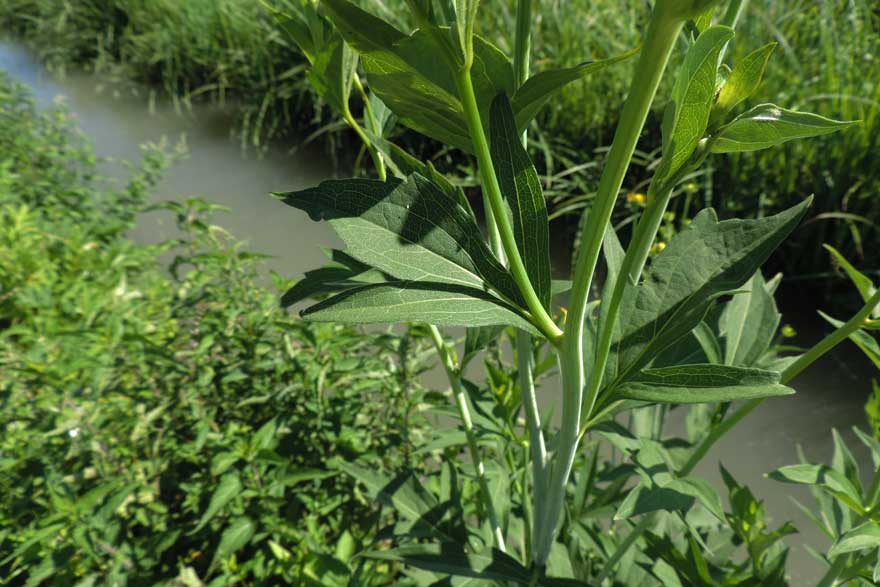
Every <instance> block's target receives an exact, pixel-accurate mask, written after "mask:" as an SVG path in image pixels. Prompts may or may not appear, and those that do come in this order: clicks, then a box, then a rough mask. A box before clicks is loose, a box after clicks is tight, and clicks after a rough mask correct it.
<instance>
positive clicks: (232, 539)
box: [211, 517, 257, 569]
mask: <svg viewBox="0 0 880 587" xmlns="http://www.w3.org/2000/svg"><path fill="white" fill-rule="evenodd" d="M256 530H257V527H256V524H254V522H253V520H251V519H250V518H247V517H241V518H236V519H235V520H233V521H232V523H231V524H229V526H228V527H227V528H226V529H225V530H224V531H223V534H221V535H220V543H219V544H218V545H217V550H216V551H214V558H213V560H212V561H211V568H212V569H213V568H215V567H216V565H217V564H219V563H220V562H221V561H225V560H226V559H228V558H229V557H230V556H232V555H233V554H235V553H236V552H238V551H239V550H241V549H242V548H244V547H245V546H246V545H247V543H248V542H250V541H251V538H253V537H254V533H255V532H256Z"/></svg>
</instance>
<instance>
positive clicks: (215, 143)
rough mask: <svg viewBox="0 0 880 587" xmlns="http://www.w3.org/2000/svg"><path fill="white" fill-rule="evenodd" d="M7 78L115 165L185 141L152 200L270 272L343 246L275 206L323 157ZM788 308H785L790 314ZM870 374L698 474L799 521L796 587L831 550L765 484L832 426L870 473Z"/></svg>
mask: <svg viewBox="0 0 880 587" xmlns="http://www.w3.org/2000/svg"><path fill="white" fill-rule="evenodd" d="M0 68H3V69H5V70H7V71H9V72H10V73H11V74H12V75H13V76H14V77H15V78H16V79H18V80H19V81H21V82H23V83H26V84H27V85H29V86H30V87H31V88H33V90H34V92H35V94H36V96H37V97H38V98H39V99H40V100H41V101H42V102H44V103H49V102H51V101H52V100H53V99H54V98H55V97H56V96H59V95H60V96H64V100H65V102H66V103H67V106H68V107H69V108H70V110H71V111H72V112H73V113H74V114H75V115H76V116H77V117H78V119H79V124H80V126H81V127H82V129H83V130H84V132H85V133H86V135H87V136H88V137H89V139H90V140H91V141H92V142H93V144H94V145H95V149H96V152H97V154H98V155H99V156H104V157H110V158H113V159H114V160H115V161H117V162H118V161H122V160H129V161H137V160H138V159H139V157H140V154H139V145H141V144H143V143H145V142H156V141H159V140H160V139H161V138H162V137H167V138H168V139H169V140H170V141H171V142H176V141H177V140H178V139H179V138H180V137H181V136H185V138H186V143H187V145H188V147H189V150H190V155H189V157H188V158H187V159H186V160H184V161H182V162H180V163H178V164H176V165H175V166H174V167H172V169H171V170H169V172H168V173H167V176H166V178H165V180H164V181H163V182H162V184H161V186H160V187H159V189H158V190H157V192H156V195H155V197H156V199H157V200H165V199H171V198H180V197H185V196H198V197H202V198H205V199H207V200H209V201H212V202H215V203H218V204H222V205H224V206H227V207H228V208H230V209H231V211H232V212H231V214H228V215H225V216H223V217H221V218H220V219H219V220H218V222H219V223H220V224H221V225H223V226H224V227H226V228H227V229H229V230H230V231H231V232H232V233H233V234H234V235H235V236H237V237H239V238H242V239H246V240H247V241H249V243H250V248H251V249H252V250H254V251H258V252H262V253H267V254H270V255H272V256H273V257H274V258H273V259H271V260H270V261H269V264H270V266H271V267H272V268H273V269H275V270H278V271H280V272H281V273H282V274H283V275H285V276H289V277H298V276H299V274H301V273H302V272H303V271H304V270H306V269H310V268H313V267H315V266H316V265H317V264H319V263H321V262H322V261H323V260H324V256H323V255H322V254H321V252H320V250H319V247H320V246H339V242H338V240H337V239H336V238H335V237H334V235H333V234H332V232H331V231H330V229H329V227H328V226H327V225H326V224H318V223H313V222H311V221H310V220H309V219H308V217H307V216H306V215H305V214H304V213H302V212H300V211H298V210H294V209H292V208H288V207H286V206H284V205H282V204H279V203H278V202H276V201H274V200H273V199H272V198H270V197H269V196H268V193H269V192H271V191H273V190H292V189H298V188H302V187H306V186H309V185H312V184H314V183H316V182H318V181H320V180H321V179H324V178H326V177H328V176H329V174H330V165H329V163H328V162H326V161H324V160H323V159H322V158H321V157H320V156H319V155H318V154H317V153H314V152H308V151H301V152H299V153H298V154H297V156H296V157H291V156H290V155H289V154H288V153H285V152H284V151H283V150H280V149H275V150H273V149H270V150H269V151H268V152H267V153H266V154H265V155H264V156H263V157H261V158H256V157H250V158H245V156H244V154H243V153H242V150H241V148H240V146H239V144H238V143H237V142H236V141H234V140H231V139H230V135H229V120H228V118H227V117H226V116H225V115H224V113H223V111H222V110H221V109H218V108H215V107H212V106H207V105H196V106H195V107H193V109H192V110H191V111H190V110H188V111H186V112H184V113H178V112H176V111H175V109H174V108H173V107H172V106H171V105H167V104H164V105H162V104H160V105H158V106H157V107H155V108H153V109H149V108H148V104H147V100H146V98H145V97H144V96H136V95H133V94H132V93H130V92H129V93H126V94H123V95H116V91H117V90H112V89H107V88H103V89H102V88H101V85H100V82H99V81H98V80H96V78H94V77H92V76H88V75H77V74H73V75H68V76H67V77H65V78H64V79H62V80H58V79H55V78H53V77H52V76H51V75H50V74H48V73H47V72H46V71H45V69H44V68H43V67H42V66H41V65H40V64H39V63H38V62H37V61H35V60H34V58H33V56H32V55H31V54H30V53H28V52H27V51H26V50H24V49H22V48H21V47H20V46H19V45H17V44H15V43H10V42H5V43H3V42H0ZM105 169H106V172H107V173H108V174H109V175H110V176H115V177H117V178H121V179H124V178H125V177H126V175H127V174H126V172H125V169H124V168H123V167H121V166H120V165H118V163H117V164H115V165H110V166H108V167H106V168H105ZM171 234H173V231H172V227H171V226H170V225H169V224H168V223H167V220H166V222H165V224H163V223H162V221H161V219H160V218H158V217H154V218H150V219H149V221H147V222H143V223H142V225H141V226H140V227H139V228H138V230H137V231H136V233H135V234H134V237H135V238H137V239H138V240H141V241H146V242H154V241H156V240H158V239H160V238H164V237H168V236H170V235H171ZM782 306H783V307H784V308H790V306H789V305H787V304H782ZM813 310H814V308H805V309H804V310H803V311H800V312H799V314H800V315H801V316H802V317H805V318H802V319H801V320H795V319H794V318H793V317H792V316H791V315H786V316H785V319H786V320H788V321H794V322H795V325H796V326H797V327H798V329H799V330H801V331H802V332H806V333H807V335H806V336H805V337H804V340H800V341H796V342H800V343H801V344H803V345H807V344H809V341H810V340H815V339H817V338H818V336H820V332H819V330H818V329H817V326H816V322H815V321H814V320H812V318H811V316H813V315H814V314H813ZM811 328H812V329H813V331H812V332H811ZM841 357H844V358H846V360H847V361H848V362H856V364H857V365H858V368H857V369H856V370H853V369H852V368H851V367H850V366H848V365H846V364H844V363H843V362H841ZM870 374H871V371H870V370H869V369H867V368H866V367H865V366H864V363H861V362H857V355H856V354H855V353H854V351H853V349H852V348H845V349H842V350H841V351H840V352H838V353H837V354H836V355H834V356H831V357H828V358H826V359H824V360H823V361H822V362H821V363H820V364H818V365H816V366H814V367H813V368H812V369H810V370H809V371H808V372H807V373H805V374H804V375H802V376H800V377H799V378H798V379H797V380H796V381H795V382H794V383H793V386H794V387H795V389H797V391H798V394H797V395H796V396H794V397H784V398H775V399H771V400H769V401H768V402H767V403H766V404H764V405H763V406H762V407H761V408H760V409H759V410H757V411H756V412H755V413H753V414H752V415H750V416H749V418H748V419H747V420H745V421H744V422H743V423H742V424H740V425H739V427H737V428H735V429H734V430H733V432H732V433H731V434H730V435H729V436H727V437H726V438H725V439H724V440H723V441H722V442H720V443H719V445H718V446H717V447H716V448H715V449H714V450H713V451H712V452H711V453H710V454H709V455H708V456H707V458H706V459H705V460H704V463H703V465H702V466H701V467H700V468H699V469H698V471H697V472H698V473H699V474H701V475H704V476H706V477H708V478H709V479H712V480H713V481H714V482H715V483H716V484H717V486H718V487H723V486H722V484H721V482H720V477H719V475H718V466H717V465H718V463H719V462H723V463H724V465H725V467H726V468H727V469H728V470H729V471H731V473H733V475H734V477H736V478H737V479H738V480H739V481H740V482H741V483H744V484H746V485H749V486H750V487H751V488H752V490H753V491H754V493H755V494H756V495H757V496H758V497H759V498H762V499H765V500H766V502H767V511H768V512H769V513H770V515H771V517H772V518H773V520H772V522H773V523H774V524H775V525H778V524H781V523H782V522H783V521H785V520H789V519H790V520H793V521H794V522H795V524H796V525H797V527H798V528H799V529H800V530H801V531H802V534H800V535H799V536H795V537H793V538H791V539H790V540H789V543H790V544H792V545H794V546H795V548H794V550H793V552H792V555H791V561H792V564H791V565H790V568H791V569H792V571H793V573H792V585H798V586H799V585H810V584H815V583H816V579H817V576H818V575H819V573H820V572H821V568H820V566H819V565H818V563H816V562H815V561H814V560H813V559H812V558H810V557H809V555H807V553H806V552H805V551H804V550H803V548H801V547H800V544H802V543H804V542H806V543H809V544H812V545H814V546H816V547H817V548H819V550H820V551H824V550H825V548H826V542H825V540H824V539H823V537H822V535H821V534H820V533H819V532H818V531H817V530H815V529H814V528H813V526H812V525H811V523H810V522H809V520H808V519H807V518H806V517H805V516H804V515H803V514H802V513H801V512H800V511H799V510H798V509H797V508H796V507H794V505H793V504H792V503H791V501H790V498H791V497H795V498H798V499H801V500H802V502H803V503H804V504H806V505H807V506H808V507H812V502H811V501H810V495H809V492H808V491H806V490H804V489H802V488H800V487H797V486H792V485H783V484H781V483H777V482H774V481H770V480H768V479H765V478H764V477H763V475H764V473H766V472H768V471H770V470H772V469H774V468H777V467H780V466H783V465H787V464H794V463H796V462H797V460H798V457H797V451H796V446H797V445H801V446H802V447H803V449H804V451H805V452H806V454H807V455H808V456H809V457H810V458H812V459H817V460H824V461H826V462H827V461H828V460H829V459H830V457H831V452H832V445H831V433H830V429H831V427H832V426H833V427H836V428H838V429H839V430H841V432H843V435H844V438H845V439H846V440H847V441H848V442H850V441H851V442H850V446H851V448H852V449H853V451H854V453H855V455H856V457H857V458H858V460H859V461H860V464H861V465H862V469H863V471H864V472H870V471H869V469H870V464H871V461H870V458H869V456H868V453H867V451H866V450H864V449H863V448H862V445H861V443H859V442H858V441H856V440H855V438H854V435H853V434H852V433H851V432H850V431H849V429H850V428H851V427H852V426H854V425H856V426H864V415H863V411H862V405H863V403H864V401H865V398H866V397H867V395H868V393H869V390H870V385H871V384H870ZM554 381H555V380H551V382H550V383H549V384H548V385H545V388H544V389H542V390H541V393H540V398H541V403H542V404H543V406H544V407H547V408H549V407H551V406H552V405H554V404H555V403H556V402H557V401H558V398H559V389H558V386H556V385H554ZM430 383H431V384H432V385H434V386H437V387H444V379H443V377H442V375H440V374H439V371H438V372H437V373H433V374H432V375H431V377H430ZM557 407H558V406H557ZM557 411H558V410H557ZM683 412H684V410H676V411H675V412H674V413H673V415H672V417H671V423H670V430H673V431H678V430H681V429H682V428H683V427H682V424H681V422H682V416H683Z"/></svg>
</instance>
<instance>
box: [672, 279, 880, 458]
mask: <svg viewBox="0 0 880 587" xmlns="http://www.w3.org/2000/svg"><path fill="white" fill-rule="evenodd" d="M878 305H880V290H878V291H877V292H875V293H874V295H873V296H871V298H870V299H869V300H868V302H867V303H866V304H865V305H864V306H862V309H861V310H859V312H858V313H857V314H856V315H855V316H853V317H852V318H850V319H849V321H848V322H846V323H845V324H843V325H842V326H841V327H840V328H838V329H837V330H835V331H834V332H832V333H831V334H829V335H828V336H826V337H825V338H823V339H822V340H820V341H819V342H818V343H817V344H816V345H815V346H813V347H812V348H811V349H810V350H808V351H807V352H806V353H804V354H803V355H801V356H800V357H798V359H797V360H796V361H795V362H794V363H792V364H791V365H789V366H788V368H786V369H785V371H783V372H782V376H781V378H780V379H781V381H782V383H788V382H789V381H791V380H792V379H794V378H795V377H796V376H797V375H798V374H800V373H801V371H803V370H804V369H806V368H807V367H809V366H810V365H812V364H813V363H814V362H815V361H816V360H817V359H819V357H821V356H822V355H824V354H825V353H827V352H828V351H830V350H831V349H833V348H834V347H835V346H837V345H838V344H840V343H841V342H843V341H844V340H846V339H847V338H849V336H850V335H851V334H852V333H853V332H855V331H856V330H858V329H859V328H861V327H862V325H863V324H864V323H865V320H867V319H868V318H869V317H870V316H871V312H873V311H874V308H876V307H877V306H878ZM762 403H764V399H753V400H750V401H748V402H746V403H744V404H743V405H742V406H740V407H739V408H738V409H737V410H736V411H735V412H734V413H733V414H731V415H730V417H729V418H726V419H725V420H724V421H723V422H721V424H719V425H718V426H717V427H716V428H713V429H712V431H711V432H710V433H709V434H708V435H707V436H706V438H704V439H703V441H702V442H700V444H699V445H698V446H697V448H696V449H695V450H694V452H693V453H692V454H691V456H690V458H689V459H688V461H687V463H685V465H684V467H682V470H681V473H680V474H681V475H687V474H688V473H690V472H691V471H692V470H693V469H694V467H696V466H697V463H699V462H700V461H701V460H702V459H703V457H704V456H706V453H708V452H709V449H710V448H712V446H713V445H714V444H715V443H716V442H718V440H719V439H720V438H721V437H722V436H724V435H725V434H727V433H728V432H729V431H730V429H731V428H733V427H734V426H736V425H737V424H738V423H739V422H740V421H741V420H742V419H743V418H745V417H746V416H748V415H749V414H751V413H752V412H753V411H754V410H755V408H757V407H758V406H760V405H761V404H762Z"/></svg>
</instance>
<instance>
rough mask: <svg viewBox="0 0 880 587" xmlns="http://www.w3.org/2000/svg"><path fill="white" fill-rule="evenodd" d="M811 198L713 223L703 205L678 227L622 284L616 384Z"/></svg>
mask: <svg viewBox="0 0 880 587" xmlns="http://www.w3.org/2000/svg"><path fill="white" fill-rule="evenodd" d="M809 203H810V201H809V200H806V201H804V202H803V203H801V204H799V205H797V206H795V207H793V208H790V209H789V210H786V211H784V212H781V213H780V214H777V215H775V216H769V217H765V218H760V219H756V220H725V221H723V222H718V221H717V219H716V217H715V214H714V212H712V211H711V210H703V211H702V212H700V213H699V214H697V216H696V217H695V218H694V220H693V222H692V223H691V224H690V226H688V228H686V229H685V230H683V231H682V232H680V233H679V234H677V235H676V236H675V237H674V238H673V239H672V240H671V241H670V243H669V246H667V247H666V248H665V249H664V250H663V251H662V252H661V253H660V254H659V255H657V256H656V257H655V258H654V260H653V263H652V265H651V267H650V268H649V269H648V270H647V271H646V272H645V277H644V282H643V283H642V284H640V285H639V286H637V287H631V288H628V289H627V291H626V292H625V293H624V296H623V301H622V303H621V312H620V315H621V316H625V317H626V319H625V320H620V321H618V323H617V325H616V328H615V335H614V338H613V339H612V341H613V344H612V350H613V351H614V355H613V357H612V359H613V361H614V362H613V364H612V361H609V368H610V369H611V368H613V369H616V383H621V382H623V381H624V380H626V379H627V378H628V376H629V375H631V374H634V373H636V372H637V371H640V370H641V369H642V368H643V367H644V366H646V365H647V364H648V363H649V362H650V361H651V360H652V359H653V358H654V357H656V356H657V355H658V354H659V353H661V352H662V351H663V350H664V349H666V348H667V347H668V346H670V345H672V344H673V343H675V342H676V341H678V340H679V339H681V338H682V337H684V336H685V335H687V334H688V333H689V332H691V330H693V329H694V328H695V327H696V326H697V325H698V324H699V323H700V321H702V319H703V317H704V316H705V315H706V313H707V311H708V310H709V308H710V307H711V306H712V304H713V302H714V300H715V299H717V298H718V297H719V296H721V295H723V294H724V293H728V292H732V291H736V290H737V289H738V288H740V287H742V285H743V284H744V283H745V282H746V281H748V280H749V278H751V277H752V276H753V275H754V273H755V272H756V271H757V270H758V268H759V267H760V266H761V265H762V264H763V263H764V261H765V260H766V259H767V258H768V257H769V256H770V254H771V253H772V252H773V250H775V249H776V247H777V246H779V244H780V243H781V242H782V241H783V240H784V239H785V237H787V236H788V234H789V233H790V232H791V231H792V230H793V229H794V228H795V226H797V224H798V223H799V222H800V220H801V218H803V215H804V214H805V213H806V210H807V207H808V206H809Z"/></svg>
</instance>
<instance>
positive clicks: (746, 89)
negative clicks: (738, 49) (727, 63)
mask: <svg viewBox="0 0 880 587" xmlns="http://www.w3.org/2000/svg"><path fill="white" fill-rule="evenodd" d="M774 49H776V43H769V44H767V45H764V46H763V47H761V48H760V49H756V50H755V51H752V52H751V53H749V54H748V55H746V56H745V57H743V58H742V59H740V60H739V61H737V62H736V64H735V65H734V67H733V71H732V72H731V73H730V77H729V78H728V79H727V83H725V84H724V87H723V88H721V93H719V94H718V100H717V101H716V102H715V108H714V109H713V110H712V121H713V122H715V121H721V120H722V119H724V118H725V117H726V116H727V114H728V113H729V112H730V111H731V110H733V109H734V108H736V107H737V106H738V105H739V104H741V103H742V102H744V101H745V100H747V99H748V98H750V97H751V96H752V94H754V93H755V92H756V91H757V90H758V86H759V85H761V79H762V78H763V77H764V70H765V69H766V68H767V62H768V61H769V60H770V56H771V55H772V54H773V50H774Z"/></svg>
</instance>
